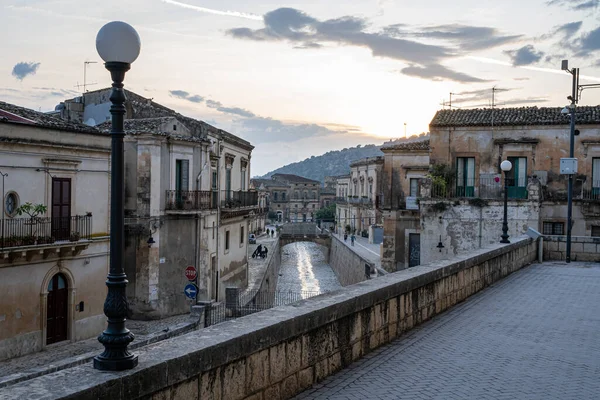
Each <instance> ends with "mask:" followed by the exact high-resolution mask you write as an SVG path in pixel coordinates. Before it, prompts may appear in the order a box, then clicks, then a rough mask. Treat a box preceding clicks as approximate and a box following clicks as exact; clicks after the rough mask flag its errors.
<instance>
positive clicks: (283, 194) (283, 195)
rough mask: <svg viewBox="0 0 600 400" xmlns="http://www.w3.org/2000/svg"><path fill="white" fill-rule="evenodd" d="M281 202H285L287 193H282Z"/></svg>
mask: <svg viewBox="0 0 600 400" xmlns="http://www.w3.org/2000/svg"><path fill="white" fill-rule="evenodd" d="M281 200H283V201H285V192H281Z"/></svg>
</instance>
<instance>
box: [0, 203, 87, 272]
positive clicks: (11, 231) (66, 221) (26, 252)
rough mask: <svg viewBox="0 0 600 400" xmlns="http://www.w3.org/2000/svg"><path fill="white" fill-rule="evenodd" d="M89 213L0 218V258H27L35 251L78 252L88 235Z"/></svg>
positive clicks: (63, 253) (45, 253)
mask: <svg viewBox="0 0 600 400" xmlns="http://www.w3.org/2000/svg"><path fill="white" fill-rule="evenodd" d="M91 233H92V216H91V215H76V216H73V217H34V218H12V219H4V220H2V221H0V249H1V252H0V254H1V255H0V258H2V259H9V260H10V261H11V262H12V261H14V260H15V259H18V258H21V257H23V258H26V259H27V260H28V261H30V260H31V259H32V257H33V256H34V255H36V254H39V255H42V256H43V258H47V257H48V256H49V255H51V254H61V255H66V253H68V252H69V251H71V252H72V254H77V253H78V252H80V251H81V250H83V249H84V248H86V247H87V246H88V243H87V241H88V240H89V239H91Z"/></svg>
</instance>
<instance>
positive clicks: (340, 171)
mask: <svg viewBox="0 0 600 400" xmlns="http://www.w3.org/2000/svg"><path fill="white" fill-rule="evenodd" d="M427 138H428V135H426V134H421V135H419V136H411V137H410V138H408V139H396V140H394V141H389V142H385V143H383V144H382V145H380V146H376V145H374V144H368V145H365V146H360V145H359V146H357V147H350V148H346V149H342V150H337V151H329V152H327V153H325V154H323V155H320V156H312V157H310V158H307V159H306V160H304V161H299V162H295V163H292V164H288V165H284V166H283V167H281V168H277V169H276V170H274V171H271V172H268V173H266V174H265V175H263V176H260V177H259V178H262V179H266V178H270V177H271V175H273V174H294V175H300V176H303V177H305V178H309V179H314V180H317V181H320V182H323V181H324V180H325V177H326V176H332V175H345V174H349V173H350V164H351V163H352V162H354V161H356V160H360V159H361V158H366V157H376V156H382V155H383V153H382V152H381V150H380V149H381V147H382V146H384V145H386V144H390V143H403V142H416V141H421V140H425V139H427Z"/></svg>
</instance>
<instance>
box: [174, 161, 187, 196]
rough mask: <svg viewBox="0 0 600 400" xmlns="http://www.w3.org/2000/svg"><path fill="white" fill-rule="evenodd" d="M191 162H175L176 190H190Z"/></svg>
mask: <svg viewBox="0 0 600 400" xmlns="http://www.w3.org/2000/svg"><path fill="white" fill-rule="evenodd" d="M189 172H190V162H189V160H175V190H176V191H186V190H189Z"/></svg>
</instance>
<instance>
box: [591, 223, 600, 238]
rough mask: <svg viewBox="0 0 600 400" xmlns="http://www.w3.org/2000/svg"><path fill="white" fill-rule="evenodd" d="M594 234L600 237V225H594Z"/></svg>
mask: <svg viewBox="0 0 600 400" xmlns="http://www.w3.org/2000/svg"><path fill="white" fill-rule="evenodd" d="M592 236H594V237H600V225H592Z"/></svg>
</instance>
